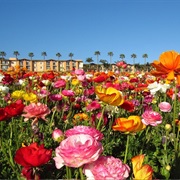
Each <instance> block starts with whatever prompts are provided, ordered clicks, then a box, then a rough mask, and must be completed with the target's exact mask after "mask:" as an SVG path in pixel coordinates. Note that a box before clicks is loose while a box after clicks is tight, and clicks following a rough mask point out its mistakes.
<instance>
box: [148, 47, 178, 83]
mask: <svg viewBox="0 0 180 180" xmlns="http://www.w3.org/2000/svg"><path fill="white" fill-rule="evenodd" d="M152 66H153V67H154V68H156V69H155V70H152V71H151V74H152V75H154V76H161V75H167V80H168V81H172V80H173V79H174V77H175V76H176V77H177V78H178V83H180V55H179V53H178V52H176V51H166V52H163V53H162V54H161V55H160V57H159V61H157V60H155V61H154V62H153V63H152Z"/></svg>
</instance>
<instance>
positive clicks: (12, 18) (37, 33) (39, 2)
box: [0, 0, 180, 64]
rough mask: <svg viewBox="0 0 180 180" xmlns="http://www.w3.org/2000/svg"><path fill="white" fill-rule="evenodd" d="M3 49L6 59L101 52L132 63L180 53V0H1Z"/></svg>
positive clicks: (103, 56) (0, 45) (0, 41)
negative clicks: (171, 51) (173, 52)
mask: <svg viewBox="0 0 180 180" xmlns="http://www.w3.org/2000/svg"><path fill="white" fill-rule="evenodd" d="M0 4H1V10H0V17H1V21H0V51H5V52H6V54H7V55H6V58H10V57H14V55H13V52H14V51H19V53H20V56H19V57H18V58H29V57H28V53H29V52H33V53H34V57H33V58H34V59H43V57H42V56H41V53H42V52H43V51H45V52H46V53H47V57H46V59H57V57H56V53H57V52H59V53H61V55H62V56H61V58H60V59H69V53H73V54H74V56H73V59H82V60H83V61H84V62H85V61H86V59H87V58H88V57H92V59H93V60H94V62H96V56H95V55H94V52H95V51H100V56H99V59H105V60H107V61H110V57H109V56H108V52H110V51H111V52H113V53H114V55H113V57H112V62H116V61H118V60H120V58H119V55H120V54H124V55H125V57H126V58H125V60H126V61H127V62H128V63H133V59H132V58H131V54H133V53H135V54H136V55H137V58H136V60H135V61H136V62H137V63H140V64H142V63H144V59H143V58H142V55H143V54H144V53H146V54H148V59H147V61H148V62H152V61H154V60H156V59H158V58H159V55H160V54H161V53H162V52H164V51H168V50H175V51H177V52H180V13H179V8H180V1H179V0H0Z"/></svg>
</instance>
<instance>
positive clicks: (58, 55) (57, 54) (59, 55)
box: [56, 52, 61, 60]
mask: <svg viewBox="0 0 180 180" xmlns="http://www.w3.org/2000/svg"><path fill="white" fill-rule="evenodd" d="M56 56H57V57H58V60H59V58H60V57H61V54H60V53H59V52H58V53H56Z"/></svg>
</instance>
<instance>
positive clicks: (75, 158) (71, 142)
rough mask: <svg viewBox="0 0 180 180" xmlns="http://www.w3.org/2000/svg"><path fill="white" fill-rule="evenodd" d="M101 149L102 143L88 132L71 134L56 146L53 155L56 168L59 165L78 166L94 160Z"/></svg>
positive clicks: (58, 167) (59, 166)
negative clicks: (54, 155) (54, 154)
mask: <svg viewBox="0 0 180 180" xmlns="http://www.w3.org/2000/svg"><path fill="white" fill-rule="evenodd" d="M102 151H103V147H102V144H101V143H100V142H99V141H96V139H95V138H93V137H92V136H90V135H88V134H77V135H72V136H69V137H68V138H66V139H65V140H63V141H62V142H61V143H60V146H59V147H57V148H56V150H55V153H56V157H54V160H55V165H56V168H57V169H60V168H61V167H63V166H64V165H65V166H69V167H75V168H77V167H80V166H82V165H84V164H87V163H91V162H94V161H96V160H97V159H98V158H99V156H100V154H101V153H102Z"/></svg>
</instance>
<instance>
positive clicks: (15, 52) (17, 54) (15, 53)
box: [13, 51, 20, 59]
mask: <svg viewBox="0 0 180 180" xmlns="http://www.w3.org/2000/svg"><path fill="white" fill-rule="evenodd" d="M13 54H14V55H15V56H16V59H17V57H18V56H19V55H20V54H19V52H18V51H14V52H13Z"/></svg>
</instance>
